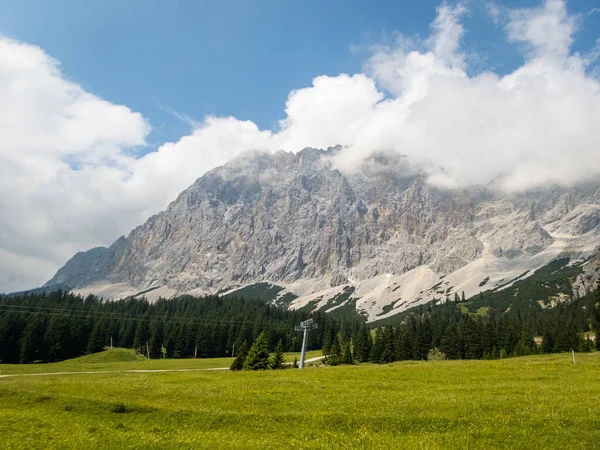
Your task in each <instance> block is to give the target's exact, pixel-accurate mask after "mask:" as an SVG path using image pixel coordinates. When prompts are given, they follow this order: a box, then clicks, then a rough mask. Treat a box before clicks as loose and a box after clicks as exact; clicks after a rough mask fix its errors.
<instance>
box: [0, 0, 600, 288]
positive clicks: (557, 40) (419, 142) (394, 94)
mask: <svg viewBox="0 0 600 450" xmlns="http://www.w3.org/2000/svg"><path fill="white" fill-rule="evenodd" d="M491 9H492V10H493V17H494V22H495V23H497V24H498V26H501V27H503V28H504V30H505V32H506V39H507V41H508V42H510V43H513V44H514V45H516V46H517V48H519V50H520V51H521V52H522V54H523V63H522V64H521V66H520V67H518V68H516V69H515V70H514V71H512V72H511V73H508V74H497V73H494V72H493V71H483V72H478V73H475V74H472V73H470V71H469V67H468V61H469V58H468V49H464V48H463V43H462V40H463V36H464V34H465V32H466V30H465V29H464V27H463V25H462V24H461V18H462V17H463V16H464V15H465V14H466V13H467V12H468V11H467V7H466V6H464V5H463V4H454V5H451V4H446V3H444V4H442V5H441V6H440V7H439V8H438V11H437V16H436V18H435V19H434V20H433V22H432V25H431V33H430V35H429V36H426V37H424V38H423V39H418V38H415V37H406V36H402V35H400V34H398V35H397V36H398V38H397V40H396V41H395V43H394V44H393V45H388V46H380V47H376V48H375V49H374V52H373V54H372V55H371V57H370V58H369V59H368V60H367V61H366V62H365V66H364V73H361V74H355V75H352V76H350V75H344V74H342V75H339V76H335V77H328V76H317V77H316V78H315V79H314V80H313V83H312V86H310V87H306V88H302V89H298V90H295V91H292V92H291V93H290V95H289V97H288V100H287V102H286V107H285V115H284V118H283V119H282V120H281V121H280V122H279V124H278V126H277V128H276V129H274V130H261V129H259V128H258V127H257V126H256V125H255V124H254V123H252V122H250V121H240V120H237V119H236V118H234V117H207V118H205V119H204V120H203V121H202V122H200V124H199V125H198V126H197V127H195V128H194V129H193V130H192V131H191V133H190V134H189V135H188V136H185V137H183V138H181V139H180V140H179V141H177V142H173V143H165V144H164V145H162V146H161V147H159V148H158V149H157V150H156V151H153V152H151V153H148V154H146V155H144V156H141V157H140V156H136V152H133V151H132V149H134V148H137V147H139V146H143V145H144V144H145V139H146V137H147V135H148V133H149V132H150V125H149V123H148V121H147V120H146V119H145V118H144V117H143V116H142V115H140V114H139V113H137V112H134V111H131V110H130V109H129V108H127V107H126V106H121V105H115V104H112V103H109V102H107V101H105V100H103V99H100V98H98V97H96V96H94V95H91V94H89V93H87V92H85V91H84V90H83V89H82V88H81V87H80V86H78V85H77V84H75V83H73V82H72V81H69V80H68V78H67V77H65V75H63V74H62V73H61V71H60V67H59V64H58V62H57V61H55V60H53V59H52V58H51V57H49V56H48V55H47V54H46V53H45V52H44V51H43V50H41V49H40V48H38V47H34V46H31V45H27V44H24V43H20V42H17V41H14V40H10V39H7V38H2V37H0V175H1V176H0V211H1V215H0V291H3V290H5V291H10V290H16V289H22V288H27V287H31V286H35V285H39V284H41V283H43V282H44V281H45V280H46V279H48V278H49V277H50V276H52V274H53V272H54V271H55V270H56V269H57V268H58V267H59V266H60V265H61V264H63V263H64V262H65V261H66V260H67V259H68V258H69V257H70V256H72V255H73V253H75V252H76V251H79V250H85V249H88V248H90V247H93V246H96V245H107V244H110V243H111V242H112V241H113V240H114V239H115V238H116V237H118V236H119V235H121V234H124V233H127V232H128V231H129V230H130V229H131V228H132V227H134V226H135V225H138V224H139V223H142V222H143V221H144V220H145V219H146V218H147V217H148V216H149V215H151V214H154V213H156V212H158V211H159V210H161V209H163V208H164V207H165V206H166V205H167V203H168V202H169V201H171V200H172V199H174V198H175V196H176V195H177V194H178V193H179V192H181V191H182V190H183V189H185V188H186V187H188V186H189V185H190V184H191V183H192V182H193V181H194V180H195V179H196V178H197V177H199V176H201V175H202V174H203V173H204V172H206V171H207V170H209V169H211V168H213V167H215V166H217V165H220V164H223V163H224V162H226V161H227V160H229V159H231V158H233V157H235V156H236V155H239V154H241V153H243V152H246V151H249V150H262V151H271V152H272V151H276V150H279V149H285V150H289V151H298V150H300V149H302V148H304V147H307V146H312V147H328V146H331V145H336V144H342V145H344V146H345V148H344V150H343V151H342V152H341V153H339V155H338V156H337V157H336V159H335V161H334V164H335V165H336V167H338V168H340V169H341V170H346V171H349V170H353V169H354V168H355V167H356V165H357V164H356V163H357V162H358V161H360V160H362V159H364V158H365V157H366V156H368V155H370V154H371V153H372V152H374V151H396V152H399V153H401V154H404V155H408V156H409V159H410V161H411V162H412V164H414V165H416V166H418V167H420V168H421V170H424V171H426V173H427V174H428V175H429V180H430V182H432V183H436V184H439V185H442V186H447V187H457V186H464V185H468V184H473V183H490V182H494V183H495V185H496V186H497V187H498V188H499V189H504V190H512V191H514V190H522V189H526V188H530V187H533V186H540V185H545V184H551V183H558V184H572V183H576V182H578V181H581V180H584V179H588V178H590V177H594V176H598V174H599V171H600V128H599V127H598V124H599V123H600V83H599V80H598V77H597V75H596V74H597V72H594V70H593V67H592V63H593V62H594V61H595V59H597V56H595V55H596V53H595V52H597V48H591V49H589V52H588V53H586V54H585V55H584V54H582V55H579V54H576V53H573V52H572V51H571V46H572V44H573V39H574V35H575V32H576V31H577V27H578V26H579V25H580V24H581V22H580V21H579V20H578V18H577V17H574V16H572V15H569V13H568V11H567V9H566V6H565V3H564V2H563V1H560V0H547V1H546V2H545V3H544V4H542V5H541V6H539V7H536V8H529V9H518V10H508V11H507V10H500V8H498V7H493V8H491Z"/></svg>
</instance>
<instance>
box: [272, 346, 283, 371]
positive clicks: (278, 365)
mask: <svg viewBox="0 0 600 450" xmlns="http://www.w3.org/2000/svg"><path fill="white" fill-rule="evenodd" d="M270 367H271V369H283V368H284V367H285V356H284V355H283V341H282V340H281V339H279V342H277V346H276V347H275V353H273V355H271V361H270Z"/></svg>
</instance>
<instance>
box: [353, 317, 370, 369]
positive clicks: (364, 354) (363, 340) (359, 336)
mask: <svg viewBox="0 0 600 450" xmlns="http://www.w3.org/2000/svg"><path fill="white" fill-rule="evenodd" d="M371 345H372V341H371V333H370V332H369V329H368V328H367V326H366V325H364V324H363V325H362V326H361V327H360V329H359V330H358V333H356V337H355V339H354V349H353V353H354V355H353V356H354V359H355V360H356V361H358V362H365V361H368V360H369V353H370V352H371Z"/></svg>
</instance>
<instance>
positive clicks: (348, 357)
mask: <svg viewBox="0 0 600 450" xmlns="http://www.w3.org/2000/svg"><path fill="white" fill-rule="evenodd" d="M342 364H354V360H353V359H352V350H351V348H350V342H346V345H345V346H344V353H343V355H342Z"/></svg>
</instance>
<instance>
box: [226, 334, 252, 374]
mask: <svg viewBox="0 0 600 450" xmlns="http://www.w3.org/2000/svg"><path fill="white" fill-rule="evenodd" d="M247 354H248V344H247V343H246V341H244V342H242V344H241V345H240V347H239V349H238V353H237V355H236V357H235V359H234V360H233V363H231V367H230V369H231V370H242V369H243V368H244V361H246V355H247Z"/></svg>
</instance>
